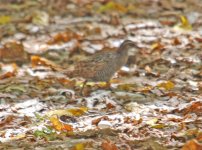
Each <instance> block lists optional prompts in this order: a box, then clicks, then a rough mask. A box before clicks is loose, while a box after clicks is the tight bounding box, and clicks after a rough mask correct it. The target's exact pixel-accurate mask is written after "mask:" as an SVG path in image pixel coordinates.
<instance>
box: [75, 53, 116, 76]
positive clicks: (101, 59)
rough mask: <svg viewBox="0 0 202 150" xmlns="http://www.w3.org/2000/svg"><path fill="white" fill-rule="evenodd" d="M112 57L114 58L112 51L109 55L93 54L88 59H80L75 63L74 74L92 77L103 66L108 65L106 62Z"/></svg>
mask: <svg viewBox="0 0 202 150" xmlns="http://www.w3.org/2000/svg"><path fill="white" fill-rule="evenodd" d="M112 59H114V55H113V53H112V54H110V55H109V53H99V54H97V55H93V56H92V57H90V58H89V59H87V60H85V61H80V62H78V63H77V64H76V65H75V73H74V76H75V77H76V76H77V77H83V78H93V77H94V76H95V74H96V73H97V72H98V71H100V70H103V69H104V68H105V67H109V66H108V63H109V62H110V61H112Z"/></svg>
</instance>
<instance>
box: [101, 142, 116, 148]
mask: <svg viewBox="0 0 202 150" xmlns="http://www.w3.org/2000/svg"><path fill="white" fill-rule="evenodd" d="M101 146H102V149H103V150H118V148H117V146H116V145H115V144H114V143H112V142H111V141H109V140H105V141H103V142H102V145H101Z"/></svg>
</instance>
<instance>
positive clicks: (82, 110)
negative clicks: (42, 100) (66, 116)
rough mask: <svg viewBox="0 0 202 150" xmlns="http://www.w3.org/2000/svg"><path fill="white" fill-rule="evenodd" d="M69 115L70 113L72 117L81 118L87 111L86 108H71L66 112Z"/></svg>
mask: <svg viewBox="0 0 202 150" xmlns="http://www.w3.org/2000/svg"><path fill="white" fill-rule="evenodd" d="M67 111H68V112H69V113H71V114H72V115H73V116H81V115H83V114H84V113H85V112H87V111H88V108H87V107H80V108H72V109H68V110H67Z"/></svg>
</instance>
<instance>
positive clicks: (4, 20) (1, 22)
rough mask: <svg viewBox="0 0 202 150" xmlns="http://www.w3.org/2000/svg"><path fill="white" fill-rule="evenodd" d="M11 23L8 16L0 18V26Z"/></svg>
mask: <svg viewBox="0 0 202 150" xmlns="http://www.w3.org/2000/svg"><path fill="white" fill-rule="evenodd" d="M10 22H11V17H10V16H0V25H1V24H7V23H10Z"/></svg>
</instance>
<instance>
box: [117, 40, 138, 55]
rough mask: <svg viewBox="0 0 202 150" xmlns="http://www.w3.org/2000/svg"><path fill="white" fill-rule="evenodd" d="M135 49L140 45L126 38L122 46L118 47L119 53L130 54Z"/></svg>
mask: <svg viewBox="0 0 202 150" xmlns="http://www.w3.org/2000/svg"><path fill="white" fill-rule="evenodd" d="M133 49H138V46H137V45H136V43H135V42H133V41H131V40H125V41H123V42H122V43H121V45H120V47H119V48H118V50H117V52H118V53H120V54H121V53H125V54H128V53H129V52H130V51H132V50H133Z"/></svg>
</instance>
